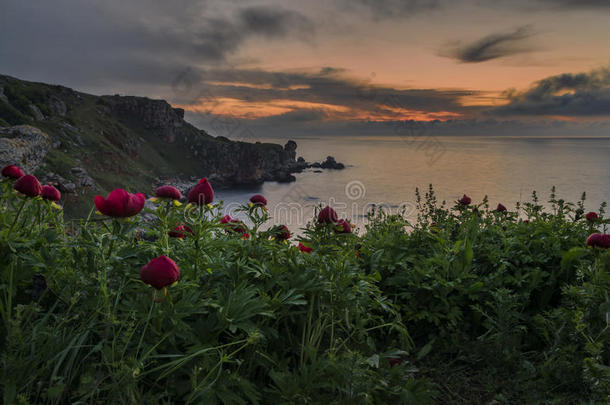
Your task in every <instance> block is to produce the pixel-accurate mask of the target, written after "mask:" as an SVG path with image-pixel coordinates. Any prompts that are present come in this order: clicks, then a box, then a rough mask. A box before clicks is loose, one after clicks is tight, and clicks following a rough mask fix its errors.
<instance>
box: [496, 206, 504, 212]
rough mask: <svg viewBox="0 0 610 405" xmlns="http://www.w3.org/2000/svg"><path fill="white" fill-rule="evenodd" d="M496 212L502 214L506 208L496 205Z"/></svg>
mask: <svg viewBox="0 0 610 405" xmlns="http://www.w3.org/2000/svg"><path fill="white" fill-rule="evenodd" d="M496 211H498V212H504V211H506V207H505V206H504V205H502V204H498V207H497V208H496Z"/></svg>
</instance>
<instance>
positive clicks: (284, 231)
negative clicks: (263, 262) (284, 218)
mask: <svg viewBox="0 0 610 405" xmlns="http://www.w3.org/2000/svg"><path fill="white" fill-rule="evenodd" d="M275 237H276V238H277V239H278V240H288V239H290V230H289V229H288V228H287V227H286V225H282V226H280V227H279V228H278V230H277V234H276V235H275Z"/></svg>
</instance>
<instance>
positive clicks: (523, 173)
mask: <svg viewBox="0 0 610 405" xmlns="http://www.w3.org/2000/svg"><path fill="white" fill-rule="evenodd" d="M264 141H269V142H278V143H280V142H283V141H285V140H273V139H269V140H264ZM296 141H297V144H298V149H297V153H298V154H299V155H301V156H303V157H304V158H305V159H306V160H308V161H319V160H322V159H323V158H325V157H326V156H327V155H332V156H334V157H335V158H336V159H337V161H340V162H343V163H345V164H346V165H347V166H348V167H347V168H346V169H345V170H342V171H332V170H331V171H328V170H325V171H323V172H322V173H313V172H306V173H301V174H296V177H297V181H296V182H295V183H290V184H278V183H265V184H264V185H262V186H261V187H256V188H250V189H241V190H230V191H227V190H224V191H223V190H219V191H218V193H217V194H218V196H219V198H221V199H224V200H225V201H226V202H228V203H231V204H233V206H234V204H236V203H238V202H243V201H247V199H248V197H249V196H250V195H251V194H252V193H255V192H261V193H263V194H264V195H265V196H266V197H267V200H268V201H269V208H270V211H271V213H274V214H275V215H274V217H275V218H274V221H275V223H287V224H288V225H289V227H290V228H291V229H292V230H297V229H298V228H300V227H301V226H303V225H304V224H305V223H306V222H307V221H309V220H310V219H311V218H312V216H313V213H314V209H315V207H316V206H317V205H319V204H321V203H323V204H326V203H328V202H330V203H331V204H332V205H333V206H334V207H336V208H337V211H338V212H339V214H340V215H341V216H345V217H347V218H349V219H351V220H352V221H353V222H356V223H358V224H359V225H360V227H362V226H361V225H362V223H363V219H364V216H365V214H366V211H367V210H368V209H370V207H371V206H372V205H373V204H385V205H386V206H387V208H388V209H389V210H390V211H393V212H397V211H398V210H399V208H400V207H401V206H403V205H404V206H406V214H407V215H409V214H411V215H413V207H414V199H415V195H414V191H415V188H416V187H419V188H420V189H424V190H425V189H427V187H428V185H429V184H433V186H434V188H435V190H436V192H437V195H438V198H439V200H447V201H455V200H456V199H457V198H459V197H460V196H461V195H462V194H464V193H466V194H468V195H469V196H471V197H472V198H473V202H477V201H480V200H481V199H482V198H483V197H484V196H485V195H487V196H488V198H489V201H490V204H491V205H493V206H495V205H496V204H497V203H499V202H501V203H502V204H504V205H506V206H507V207H509V209H510V208H514V206H515V203H516V202H517V201H526V200H529V197H530V195H531V192H532V190H536V191H537V192H538V194H539V196H540V197H541V199H542V200H544V199H546V197H547V196H548V194H549V191H550V189H551V186H553V185H555V186H556V187H557V192H558V195H559V197H561V198H564V199H566V200H568V201H577V200H578V199H579V198H580V195H581V194H582V192H583V191H586V193H587V202H586V206H587V208H588V209H590V210H597V209H598V208H599V204H600V203H601V202H602V201H608V200H610V176H608V174H609V172H610V159H609V158H608V157H609V156H610V138H577V137H571V138H552V137H540V138H532V137H519V136H513V137H487V138H481V137H474V136H472V137H464V136H460V137H435V141H436V142H438V143H440V144H441V145H442V148H443V153H442V154H437V156H436V158H431V155H430V154H429V153H426V151H425V149H424V148H422V147H421V143H420V144H418V141H417V140H416V141H411V140H409V141H405V139H404V138H401V137H398V136H396V137H392V136H383V137H370V136H369V137H338V136H334V137H318V138H315V139H314V138H302V139H296ZM350 187H352V188H354V187H356V188H355V189H350ZM229 208H230V207H229Z"/></svg>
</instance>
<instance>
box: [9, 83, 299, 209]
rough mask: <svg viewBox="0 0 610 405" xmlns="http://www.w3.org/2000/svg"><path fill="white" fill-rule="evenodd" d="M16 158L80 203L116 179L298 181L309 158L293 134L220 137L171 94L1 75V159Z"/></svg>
mask: <svg viewBox="0 0 610 405" xmlns="http://www.w3.org/2000/svg"><path fill="white" fill-rule="evenodd" d="M9 163H18V164H21V165H23V166H24V167H25V168H26V169H27V170H28V171H30V172H34V173H35V174H36V175H38V176H39V177H40V178H41V179H42V180H43V181H50V182H54V183H56V184H57V185H58V186H59V187H60V189H61V191H62V192H64V193H68V194H70V195H69V196H67V197H68V199H67V209H68V210H70V209H73V210H74V211H78V202H79V200H81V199H83V198H88V197H90V196H92V195H93V194H95V193H105V192H108V191H110V190H111V189H113V188H115V187H124V188H127V189H129V190H131V191H145V192H150V191H151V190H152V186H153V185H154V183H155V181H157V180H158V179H159V178H161V179H164V178H169V177H177V178H190V177H193V176H195V177H202V176H206V177H210V178H212V179H213V180H214V184H215V185H217V186H234V185H243V184H255V183H261V182H263V181H269V180H272V181H273V180H275V181H291V180H293V179H294V177H292V176H291V175H290V173H291V172H294V171H297V170H299V168H300V167H301V166H302V165H301V164H299V163H297V162H296V143H294V142H292V141H290V142H288V143H287V144H286V146H285V147H283V146H281V145H277V144H266V143H255V144H254V143H247V142H235V141H231V140H229V139H227V138H224V137H213V136H211V135H210V134H208V133H207V132H205V131H203V130H200V129H197V128H195V127H194V126H193V125H191V124H189V123H188V122H186V121H185V120H184V110H182V109H179V108H172V106H171V105H169V104H168V103H167V102H166V101H164V100H151V99H148V98H144V97H132V96H118V95H115V96H94V95H90V94H85V93H81V92H78V91H75V90H72V89H69V88H66V87H63V86H55V85H48V84H43V83H33V82H27V81H23V80H18V79H15V78H12V77H9V76H2V75H0V165H5V164H9ZM70 203H73V204H72V205H73V206H72V207H70ZM76 213H77V214H82V213H83V212H82V211H81V212H76Z"/></svg>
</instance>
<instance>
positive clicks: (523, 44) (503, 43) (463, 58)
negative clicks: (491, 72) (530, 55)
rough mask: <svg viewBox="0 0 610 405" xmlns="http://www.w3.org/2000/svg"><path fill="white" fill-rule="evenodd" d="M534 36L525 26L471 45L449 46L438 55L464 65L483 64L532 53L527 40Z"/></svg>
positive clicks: (490, 36)
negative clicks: (519, 54) (453, 59)
mask: <svg viewBox="0 0 610 405" xmlns="http://www.w3.org/2000/svg"><path fill="white" fill-rule="evenodd" d="M534 35H535V33H534V31H533V30H532V27H531V26H529V25H525V26H522V27H519V28H516V29H515V30H513V31H509V32H503V33H494V34H490V35H486V36H484V37H483V38H481V39H479V40H477V41H474V42H471V43H466V44H464V43H461V42H457V43H454V44H451V45H449V46H447V47H446V48H445V49H442V50H441V51H440V54H441V55H442V56H447V57H451V58H455V59H457V60H459V61H460V62H464V63H478V62H485V61H488V60H492V59H497V58H502V57H505V56H510V55H514V54H517V53H523V52H531V51H533V50H534V47H533V46H532V45H531V44H530V43H529V39H530V38H531V37H532V36H534Z"/></svg>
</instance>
